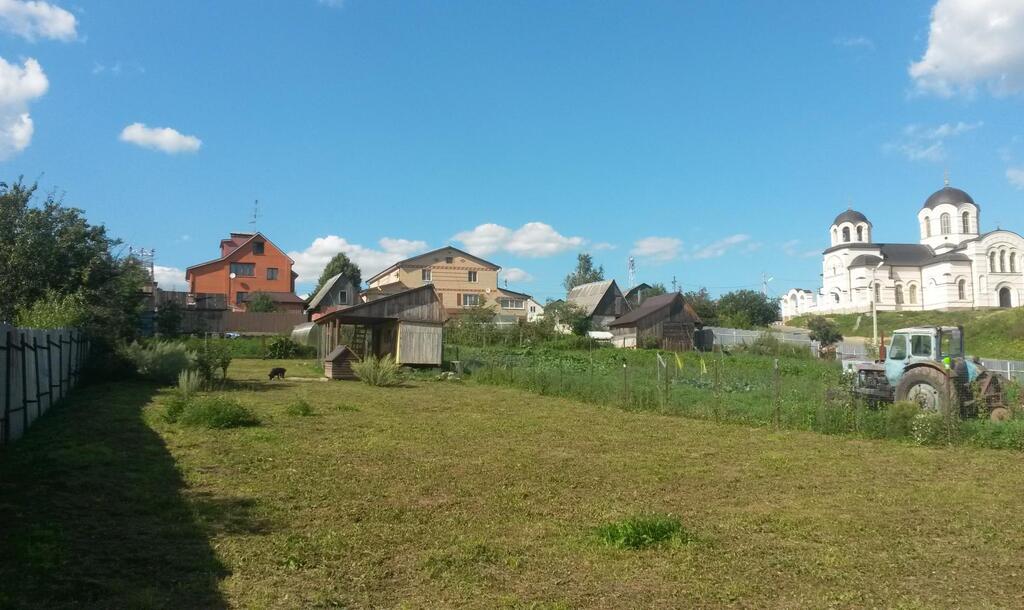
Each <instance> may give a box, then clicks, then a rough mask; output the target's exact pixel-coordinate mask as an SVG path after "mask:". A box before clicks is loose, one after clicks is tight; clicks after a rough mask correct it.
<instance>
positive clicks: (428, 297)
mask: <svg viewBox="0 0 1024 610" xmlns="http://www.w3.org/2000/svg"><path fill="white" fill-rule="evenodd" d="M398 299H406V300H407V302H406V304H405V305H403V304H402V303H398V304H397V306H396V305H395V304H394V303H393V301H397V300H398ZM417 300H418V301H419V302H418V303H417V302H415V301H417ZM424 304H436V305H437V306H438V308H437V311H439V312H440V314H439V315H440V317H441V319H439V320H436V322H437V323H443V322H444V321H445V320H446V319H447V316H446V315H445V314H444V313H443V312H444V307H441V298H440V297H439V296H437V291H436V290H435V289H434V285H433V284H424V285H423V286H419V287H417V288H410V289H409V290H405V291H402V292H396V293H394V294H389V295H385V296H382V297H380V298H377V299H373V300H372V301H366V302H365V303H359V304H357V305H353V306H351V307H343V308H341V309H336V310H334V311H331V312H328V313H326V314H324V315H323V316H321V317H319V318H317V319H316V322H317V324H322V323H324V322H327V321H329V320H334V319H339V320H343V322H342V323H350V322H345V321H344V320H356V319H365V320H401V319H403V314H404V313H406V312H408V311H410V310H417V309H418V310H420V311H418V312H414V313H415V315H412V316H408V319H410V320H413V321H416V320H426V319H428V318H429V316H425V315H424V314H425V313H426V312H424V311H423V305H424ZM403 307H404V309H403Z"/></svg>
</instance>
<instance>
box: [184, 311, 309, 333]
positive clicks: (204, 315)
mask: <svg viewBox="0 0 1024 610" xmlns="http://www.w3.org/2000/svg"><path fill="white" fill-rule="evenodd" d="M181 314H182V318H181V330H182V332H184V333H188V334H192V333H226V332H236V333H242V334H252V335H288V334H291V332H292V329H293V328H294V327H295V325H296V324H302V323H303V322H305V321H306V316H305V315H304V314H301V313H290V312H273V313H248V312H232V311H200V310H196V311H191V310H190V311H183V312H181Z"/></svg>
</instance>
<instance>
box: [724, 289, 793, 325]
mask: <svg viewBox="0 0 1024 610" xmlns="http://www.w3.org/2000/svg"><path fill="white" fill-rule="evenodd" d="M718 317H719V321H720V323H721V324H725V325H729V326H733V327H735V328H755V327H763V326H768V325H769V324H771V323H772V322H774V321H776V320H778V319H779V302H778V301H776V300H775V299H772V298H769V297H768V296H767V295H765V294H762V293H760V292H757V291H756V290H735V291H733V292H727V293H725V294H723V295H722V296H721V297H720V298H719V299H718Z"/></svg>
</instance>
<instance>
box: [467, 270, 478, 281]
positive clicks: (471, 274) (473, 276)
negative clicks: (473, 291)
mask: <svg viewBox="0 0 1024 610" xmlns="http://www.w3.org/2000/svg"><path fill="white" fill-rule="evenodd" d="M466 279H467V280H468V281H469V282H471V283H473V284H475V283H476V271H469V272H467V273H466Z"/></svg>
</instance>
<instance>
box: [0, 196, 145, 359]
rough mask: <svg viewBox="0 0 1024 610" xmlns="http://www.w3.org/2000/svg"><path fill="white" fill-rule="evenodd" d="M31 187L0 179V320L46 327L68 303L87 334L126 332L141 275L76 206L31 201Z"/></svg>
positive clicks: (132, 329) (134, 324) (50, 199)
mask: <svg viewBox="0 0 1024 610" xmlns="http://www.w3.org/2000/svg"><path fill="white" fill-rule="evenodd" d="M36 190H37V187H36V185H34V184H33V185H31V186H30V185H26V184H24V183H23V182H22V181H21V180H20V179H19V180H18V181H16V182H14V183H13V184H7V183H0V321H10V322H13V321H23V322H31V323H33V324H36V323H38V324H40V325H50V324H54V323H57V322H55V320H56V319H57V318H56V317H55V316H56V315H57V310H59V309H60V308H61V307H63V306H68V307H73V311H71V312H69V313H68V314H67V315H73V316H77V315H79V313H80V310H84V311H85V312H86V313H85V314H84V317H83V318H82V323H81V324H80V327H81V328H83V330H85V331H86V332H87V333H89V334H90V335H91V336H92V337H93V338H94V339H99V338H106V339H110V340H116V339H124V338H129V337H131V336H133V335H134V334H135V333H136V332H137V329H138V319H139V313H140V311H141V306H142V303H143V300H144V295H143V293H142V287H143V285H144V284H145V283H146V281H148V274H147V273H146V271H145V270H144V269H142V267H141V266H140V265H139V264H138V261H136V260H135V259H132V258H129V257H118V256H117V253H116V252H115V250H116V249H117V248H118V246H120V242H119V241H118V240H116V239H113V238H111V237H109V236H108V235H107V231H106V229H105V228H104V227H103V226H101V225H91V224H89V223H88V222H87V221H86V219H85V217H84V215H83V213H82V211H81V210H79V209H76V208H71V207H66V206H64V205H63V204H62V203H61V202H60V201H58V200H57V199H55V198H54V196H53V195H47V196H46V198H45V199H44V200H43V201H42V202H40V203H39V204H38V205H34V204H33V203H34V202H33V200H34V199H35V197H36ZM69 299H70V300H69ZM60 315H64V314H60ZM47 320H49V321H47ZM61 323H62V324H63V323H65V322H61Z"/></svg>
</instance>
